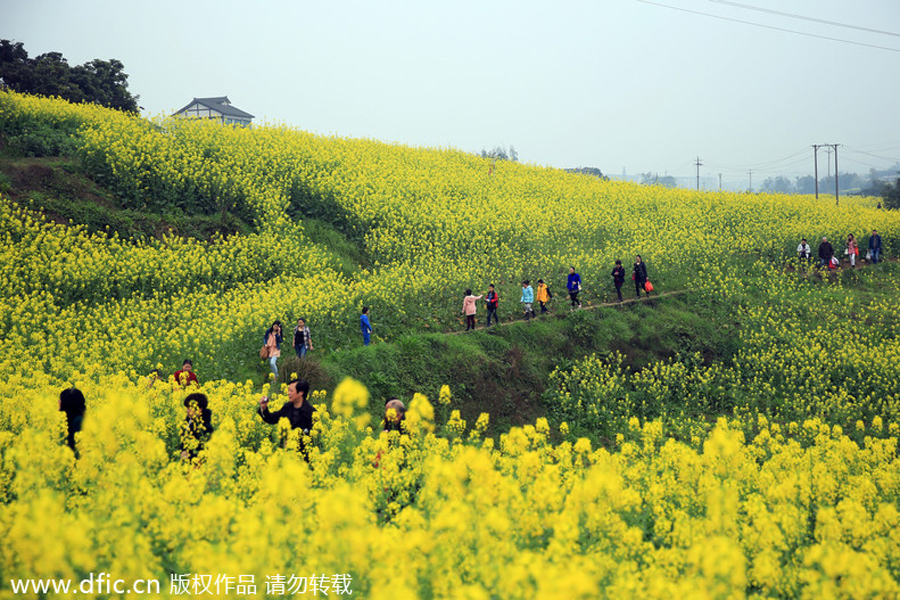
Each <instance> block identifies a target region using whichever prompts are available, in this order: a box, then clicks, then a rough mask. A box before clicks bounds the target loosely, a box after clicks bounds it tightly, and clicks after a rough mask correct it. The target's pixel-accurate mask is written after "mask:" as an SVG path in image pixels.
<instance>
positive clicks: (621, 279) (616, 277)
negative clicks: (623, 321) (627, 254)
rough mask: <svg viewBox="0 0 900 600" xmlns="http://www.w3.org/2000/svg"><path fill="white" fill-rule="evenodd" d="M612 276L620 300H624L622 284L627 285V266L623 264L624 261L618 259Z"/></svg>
mask: <svg viewBox="0 0 900 600" xmlns="http://www.w3.org/2000/svg"><path fill="white" fill-rule="evenodd" d="M612 278H613V284H614V285H615V286H616V294H618V296H619V302H624V300H623V299H622V286H623V285H625V267H623V266H622V261H621V260H619V259H616V266H615V268H613V270H612Z"/></svg>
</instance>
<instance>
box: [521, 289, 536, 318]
mask: <svg viewBox="0 0 900 600" xmlns="http://www.w3.org/2000/svg"><path fill="white" fill-rule="evenodd" d="M519 302H521V303H522V307H523V308H524V309H525V320H526V321H527V320H528V319H530V318H531V317H536V316H537V315H536V314H534V309H533V308H532V307H531V305H532V304H534V288H533V287H531V282H530V281H528V280H527V279H526V280H525V281H523V282H522V298H521V299H520V300H519Z"/></svg>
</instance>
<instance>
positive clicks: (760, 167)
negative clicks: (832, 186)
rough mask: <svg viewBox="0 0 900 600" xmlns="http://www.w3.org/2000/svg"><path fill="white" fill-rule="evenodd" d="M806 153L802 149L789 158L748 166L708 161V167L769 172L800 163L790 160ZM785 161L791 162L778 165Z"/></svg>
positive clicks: (724, 169)
mask: <svg viewBox="0 0 900 600" xmlns="http://www.w3.org/2000/svg"><path fill="white" fill-rule="evenodd" d="M806 152H807V151H806V150H805V149H804V150H799V151H797V152H794V153H793V154H791V155H789V156H785V157H783V158H778V159H775V160H767V161H763V162H760V163H754V164H750V165H729V164H725V163H718V162H715V161H709V166H711V167H716V168H720V169H722V170H723V171H746V170H747V169H749V168H753V169H757V170H759V171H766V170H769V169H774V168H776V167H781V166H785V167H789V166H791V165H793V164H797V163H798V162H800V161H797V160H792V161H791V159H795V158H797V157H798V156H801V155H805V154H806ZM804 160H805V159H804ZM786 161H791V162H790V163H787V164H784V165H781V164H780V163H784V162H786Z"/></svg>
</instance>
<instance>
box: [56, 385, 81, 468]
mask: <svg viewBox="0 0 900 600" xmlns="http://www.w3.org/2000/svg"><path fill="white" fill-rule="evenodd" d="M59 410H60V412H64V413H66V430H67V431H68V433H67V435H66V443H67V444H68V445H69V448H71V449H72V451H73V452H75V456H78V451H77V450H75V434H76V433H78V432H79V431H81V424H82V423H83V421H84V411H85V402H84V394H82V393H81V390H79V389H78V388H69V389H66V390H63V391H62V392H60V394H59Z"/></svg>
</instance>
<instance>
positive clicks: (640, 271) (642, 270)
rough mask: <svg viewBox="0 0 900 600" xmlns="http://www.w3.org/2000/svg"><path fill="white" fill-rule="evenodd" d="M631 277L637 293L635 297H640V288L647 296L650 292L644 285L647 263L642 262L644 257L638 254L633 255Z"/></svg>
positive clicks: (645, 282)
mask: <svg viewBox="0 0 900 600" xmlns="http://www.w3.org/2000/svg"><path fill="white" fill-rule="evenodd" d="M631 278H632V279H633V280H634V291H635V292H636V293H637V297H638V298H640V297H641V290H644V293H645V294H647V295H648V296H649V295H650V292H648V291H647V289H646V288H645V287H644V286H645V285H646V284H647V265H646V264H645V263H644V259H642V258H641V255H640V254H638V255H637V256H635V257H634V267H633V268H632V270H631Z"/></svg>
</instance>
